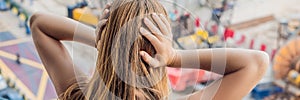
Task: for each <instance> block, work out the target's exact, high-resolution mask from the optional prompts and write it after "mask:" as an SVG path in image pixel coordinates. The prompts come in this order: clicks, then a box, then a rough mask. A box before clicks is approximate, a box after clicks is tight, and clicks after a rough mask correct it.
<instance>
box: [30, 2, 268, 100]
mask: <svg viewBox="0 0 300 100" xmlns="http://www.w3.org/2000/svg"><path fill="white" fill-rule="evenodd" d="M165 16H167V13H166V11H165V9H164V8H163V6H162V5H161V4H159V3H158V1H157V0H116V1H114V2H113V3H112V5H111V6H110V5H107V7H106V9H105V10H104V14H103V15H102V18H100V19H101V20H100V22H99V25H98V26H97V30H96V34H97V37H96V38H95V37H94V36H93V35H92V34H90V33H94V31H95V30H93V29H92V28H90V27H87V26H85V25H83V24H80V23H78V22H76V21H73V20H70V19H67V18H63V17H59V16H54V15H50V14H42V13H36V14H34V15H33V16H32V18H31V20H30V23H31V29H32V31H33V34H32V37H33V40H34V43H35V45H36V48H37V51H38V53H39V55H40V57H41V59H42V62H43V64H44V66H45V68H46V70H47V72H48V74H49V76H50V78H51V80H52V82H53V84H54V86H55V89H56V92H57V94H58V95H59V96H60V99H66V100H69V99H71V100H73V99H75V100H77V99H88V100H89V99H99V100H106V99H129V100H131V99H138V100H139V99H142V100H146V99H147V100H149V99H150V100H159V99H167V97H168V94H169V89H168V86H167V77H166V73H165V71H166V69H165V67H166V66H173V67H176V68H179V67H181V66H185V65H189V68H200V67H199V66H201V69H204V70H208V71H209V70H211V69H212V68H211V66H212V67H214V68H217V69H222V68H218V66H216V65H214V64H212V62H224V63H226V68H225V71H224V72H223V71H222V70H214V69H212V71H214V72H216V73H219V74H224V77H223V78H222V81H221V80H218V81H217V82H215V83H213V84H211V85H210V86H208V87H207V88H205V89H203V90H200V91H198V92H195V93H193V94H191V95H189V96H188V97H187V98H188V99H190V100H199V99H203V100H207V99H216V100H219V99H221V100H224V99H228V100H240V99H242V98H243V97H244V96H245V95H247V94H248V93H249V92H250V91H251V89H252V88H253V87H254V86H255V85H256V84H257V82H258V81H259V80H260V79H261V78H262V76H263V74H264V72H265V70H266V67H267V66H268V64H269V63H268V61H269V59H268V56H267V54H265V53H263V52H259V51H252V50H243V49H200V50H190V51H179V50H175V49H174V48H173V47H172V33H171V28H170V23H169V22H168V20H167V18H165ZM76 26H77V27H76ZM75 28H77V29H76V30H80V31H77V32H76V40H75V41H77V42H80V43H84V44H87V45H90V46H92V47H95V48H97V50H98V58H97V64H96V70H95V72H94V75H93V77H92V78H91V79H82V80H77V81H76V80H75V72H74V67H73V62H72V60H71V57H70V56H69V54H68V52H67V51H66V49H65V48H64V46H63V45H62V43H61V42H60V41H64V40H73V37H74V36H75V34H74V33H75ZM95 41H96V46H95V44H94V43H95ZM213 54H218V55H217V56H214V55H213ZM224 54H225V55H224ZM220 55H223V56H221V57H218V56H220ZM222 57H223V58H225V59H218V58H222ZM212 58H217V59H213V60H212ZM199 62H201V63H199ZM216 64H218V63H216ZM184 68H187V67H184ZM76 71H77V70H76ZM79 73H80V72H79ZM78 81H79V82H78ZM218 85H219V88H218V89H215V87H216V86H217V87H218ZM212 90H216V93H210V91H212Z"/></svg>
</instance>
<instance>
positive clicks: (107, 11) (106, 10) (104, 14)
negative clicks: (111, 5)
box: [99, 9, 109, 20]
mask: <svg viewBox="0 0 300 100" xmlns="http://www.w3.org/2000/svg"><path fill="white" fill-rule="evenodd" d="M108 17H109V10H108V9H104V11H103V13H102V15H101V16H100V18H99V20H102V19H107V18H108Z"/></svg>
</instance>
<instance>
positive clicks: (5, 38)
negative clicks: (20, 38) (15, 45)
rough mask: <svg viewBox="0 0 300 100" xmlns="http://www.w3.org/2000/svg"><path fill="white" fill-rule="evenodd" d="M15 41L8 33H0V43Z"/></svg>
mask: <svg viewBox="0 0 300 100" xmlns="http://www.w3.org/2000/svg"><path fill="white" fill-rule="evenodd" d="M13 39H16V37H15V36H13V35H12V34H11V33H10V32H0V42H3V41H8V40H13Z"/></svg>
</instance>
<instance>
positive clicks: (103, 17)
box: [95, 3, 111, 48]
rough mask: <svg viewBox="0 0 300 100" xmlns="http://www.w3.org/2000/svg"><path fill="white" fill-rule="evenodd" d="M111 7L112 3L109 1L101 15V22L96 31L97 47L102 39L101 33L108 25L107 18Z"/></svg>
mask: <svg viewBox="0 0 300 100" xmlns="http://www.w3.org/2000/svg"><path fill="white" fill-rule="evenodd" d="M110 7H111V4H110V3H107V4H106V6H105V8H104V10H103V12H102V15H100V17H99V22H98V24H97V26H96V31H95V34H96V45H95V47H96V48H97V44H98V40H99V39H100V33H102V30H103V29H104V27H105V26H106V22H107V18H108V17H109V13H110Z"/></svg>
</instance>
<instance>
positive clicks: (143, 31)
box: [140, 27, 160, 49]
mask: <svg viewBox="0 0 300 100" xmlns="http://www.w3.org/2000/svg"><path fill="white" fill-rule="evenodd" d="M140 32H141V34H142V35H143V36H144V37H146V38H147V39H148V40H149V41H150V43H151V44H152V45H153V47H154V48H156V49H157V48H158V47H159V45H160V41H159V40H158V38H156V37H155V36H154V35H153V34H151V33H150V32H149V31H148V30H146V29H145V28H143V27H141V28H140Z"/></svg>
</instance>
